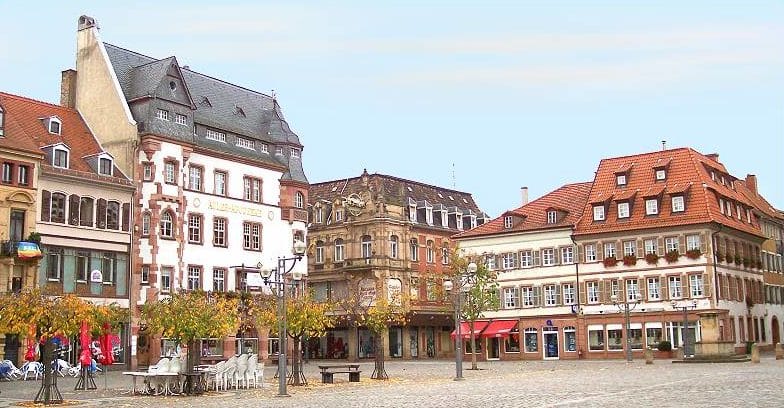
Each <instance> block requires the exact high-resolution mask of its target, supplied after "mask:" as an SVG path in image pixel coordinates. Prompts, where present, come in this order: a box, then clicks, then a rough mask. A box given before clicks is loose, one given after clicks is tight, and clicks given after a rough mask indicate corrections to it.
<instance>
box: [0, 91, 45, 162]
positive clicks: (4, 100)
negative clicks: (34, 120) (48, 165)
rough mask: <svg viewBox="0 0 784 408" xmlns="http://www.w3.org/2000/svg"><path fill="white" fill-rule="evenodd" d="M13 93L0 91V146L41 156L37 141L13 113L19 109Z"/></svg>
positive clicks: (22, 121)
mask: <svg viewBox="0 0 784 408" xmlns="http://www.w3.org/2000/svg"><path fill="white" fill-rule="evenodd" d="M15 98H18V97H17V96H15V95H11V94H7V93H3V92H0V106H2V107H3V111H4V112H3V136H2V137H0V148H2V149H9V150H15V151H18V152H24V153H28V154H36V155H40V156H43V153H42V152H41V149H39V148H38V143H35V141H34V140H33V138H32V137H30V135H29V134H28V130H27V129H26V127H25V126H23V125H24V124H25V123H24V120H21V121H20V119H21V117H19V116H17V115H16V114H15V111H17V110H19V109H20V108H19V107H18V103H16V100H15Z"/></svg>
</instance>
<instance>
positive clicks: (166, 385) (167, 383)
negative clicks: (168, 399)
mask: <svg viewBox="0 0 784 408" xmlns="http://www.w3.org/2000/svg"><path fill="white" fill-rule="evenodd" d="M179 376H180V374H179V373H150V374H149V377H164V381H163V391H161V392H159V393H156V394H155V395H161V394H163V396H164V397H165V396H167V395H176V394H175V393H174V391H172V389H171V379H172V377H175V378H178V377H179Z"/></svg>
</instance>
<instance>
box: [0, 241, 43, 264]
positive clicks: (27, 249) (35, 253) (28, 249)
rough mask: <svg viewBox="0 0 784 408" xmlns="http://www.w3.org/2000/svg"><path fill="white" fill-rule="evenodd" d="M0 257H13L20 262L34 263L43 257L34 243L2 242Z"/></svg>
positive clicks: (0, 244) (0, 243)
mask: <svg viewBox="0 0 784 408" xmlns="http://www.w3.org/2000/svg"><path fill="white" fill-rule="evenodd" d="M0 256H2V257H15V258H16V259H19V260H22V261H34V260H36V259H40V258H41V257H42V256H43V255H42V254H41V249H40V248H39V247H38V244H37V243H35V242H27V241H2V242H0Z"/></svg>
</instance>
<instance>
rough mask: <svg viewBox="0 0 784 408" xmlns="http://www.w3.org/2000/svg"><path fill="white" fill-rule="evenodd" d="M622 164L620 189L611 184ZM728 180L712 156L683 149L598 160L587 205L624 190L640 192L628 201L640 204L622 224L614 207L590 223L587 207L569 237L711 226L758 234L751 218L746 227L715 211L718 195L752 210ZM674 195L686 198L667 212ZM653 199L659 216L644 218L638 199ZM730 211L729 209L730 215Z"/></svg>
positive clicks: (641, 205) (756, 226) (745, 224)
mask: <svg viewBox="0 0 784 408" xmlns="http://www.w3.org/2000/svg"><path fill="white" fill-rule="evenodd" d="M714 157H715V159H714ZM628 163H635V165H634V168H633V169H632V171H631V172H630V173H629V176H628V177H627V180H626V185H625V186H622V187H619V186H616V180H615V174H616V172H617V169H619V168H621V167H623V166H626V165H627V164H628ZM662 163H666V164H667V174H666V179H665V180H663V181H661V180H660V181H657V180H656V177H655V168H661V166H662ZM711 170H713V171H718V172H721V173H724V174H725V175H726V177H725V179H727V181H728V182H727V184H728V185H725V184H722V183H721V180H720V178H719V180H717V181H713V180H712V178H711V173H710V172H711ZM734 180H735V178H734V177H732V176H730V175H729V173H728V172H727V170H726V168H725V167H724V165H723V164H721V163H720V162H718V156H714V155H711V157H709V156H706V155H703V154H701V153H699V152H697V151H695V150H692V149H689V148H678V149H671V150H661V151H655V152H649V153H642V154H637V155H633V156H624V157H614V158H607V159H603V160H602V161H601V162H600V163H599V168H598V169H597V171H596V176H595V179H594V182H593V187H592V188H591V193H590V197H591V198H590V199H589V203H598V202H603V201H604V200H603V198H606V197H608V196H618V195H621V194H628V191H639V192H640V193H641V194H637V195H636V196H635V197H634V198H633V199H632V200H633V201H639V204H640V205H632V206H631V214H630V217H629V218H625V219H623V221H622V222H618V219H617V214H616V209H615V208H614V207H615V206H612V205H611V206H609V208H608V211H607V214H606V216H605V220H604V221H594V220H593V214H592V211H593V210H592V206H591V205H588V206H586V208H585V209H584V212H583V217H582V219H581V220H580V222H579V223H578V225H577V230H576V232H575V233H576V235H584V234H597V233H605V232H616V231H628V230H635V229H648V228H660V227H672V226H680V225H692V224H700V223H709V222H716V223H720V224H722V225H725V226H728V227H731V228H735V229H737V230H740V231H744V232H747V233H750V234H754V235H760V234H761V232H760V229H759V224H758V223H757V222H756V221H755V220H753V219H752V223H751V224H749V223H748V222H746V217H745V215H744V217H743V219H741V220H739V219H738V218H737V217H728V216H726V215H724V214H722V213H721V211H720V208H719V201H718V198H719V197H723V198H725V199H731V200H733V201H734V202H737V203H741V204H743V205H744V206H746V207H753V205H752V204H751V202H750V201H749V200H748V199H747V198H745V197H744V196H743V195H742V194H740V193H738V192H737V191H735V189H733V187H732V185H731V184H732V182H733V181H734ZM662 193H663V194H662ZM680 194H684V195H685V197H686V205H685V211H684V212H682V213H674V214H673V213H671V204H670V201H671V200H670V197H671V196H673V195H680ZM653 196H659V197H661V198H662V199H661V202H660V204H659V214H658V215H656V216H646V215H645V205H644V204H645V203H644V200H645V199H646V198H650V197H653ZM734 210H735V209H734V208H733V212H735V211H734Z"/></svg>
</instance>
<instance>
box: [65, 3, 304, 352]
mask: <svg viewBox="0 0 784 408" xmlns="http://www.w3.org/2000/svg"><path fill="white" fill-rule="evenodd" d="M63 94H64V100H69V101H71V103H72V104H73V105H74V106H75V107H76V108H77V109H78V110H79V111H80V112H81V113H82V115H83V116H84V118H85V120H86V121H87V123H88V124H89V125H90V127H91V129H93V131H94V132H95V134H96V136H97V137H98V138H99V140H100V141H101V143H102V145H103V146H105V147H106V148H107V150H109V152H110V153H111V154H112V156H113V157H114V158H115V162H116V164H117V165H118V167H119V168H120V169H121V170H122V171H125V172H127V174H129V175H130V176H131V178H132V179H133V180H134V182H135V183H136V187H137V189H136V197H135V202H134V206H133V211H132V213H133V215H132V216H133V220H134V222H133V243H134V250H133V252H132V255H131V260H132V267H131V290H132V303H133V304H134V305H136V306H138V305H141V304H143V303H145V302H146V301H147V300H148V299H157V298H159V297H160V296H164V295H166V294H168V293H171V292H172V291H179V290H197V289H202V290H211V291H231V290H261V288H260V287H259V285H262V284H260V283H259V277H258V275H259V274H258V272H259V270H258V268H257V267H256V265H258V264H259V263H262V264H263V265H264V266H265V267H274V266H275V265H276V263H275V262H276V258H277V257H278V256H286V255H291V252H292V244H293V241H294V239H301V240H303V241H304V240H305V233H306V221H307V211H306V210H305V204H306V203H307V200H308V181H307V178H306V177H305V174H304V172H303V169H302V161H301V160H302V147H303V146H302V144H301V143H300V142H299V137H298V136H297V135H296V134H295V133H294V132H293V131H291V129H290V128H289V126H288V123H287V122H286V121H285V119H284V118H283V114H282V111H281V108H280V106H279V105H278V103H277V101H276V99H275V97H274V95H273V96H270V95H265V94H263V93H260V92H256V91H253V90H249V89H246V88H243V87H240V86H237V85H234V84H230V83H227V82H224V81H221V80H219V79H215V78H212V77H210V76H207V75H204V74H201V73H198V72H196V71H193V70H190V69H189V68H188V67H186V66H180V65H179V63H178V61H177V59H176V57H169V58H164V59H157V58H152V57H149V56H146V55H142V54H139V53H137V52H134V51H130V50H126V49H124V48H121V47H118V46H115V45H111V44H107V43H104V42H102V41H101V39H100V36H99V32H98V27H97V24H96V23H95V20H94V19H92V18H90V17H87V16H82V17H81V18H80V19H79V25H78V32H77V61H76V71H75V72H74V71H65V72H64V85H63ZM296 268H297V271H299V272H303V273H305V272H306V266H305V264H304V263H302V265H298V266H297V267H296ZM140 329H141V333H140V332H139V330H140ZM132 331H133V332H132V337H131V349H132V355H133V356H134V357H137V360H138V363H139V364H148V363H150V362H154V361H157V360H158V358H159V357H160V356H161V355H163V354H166V353H168V352H169V351H170V349H172V348H173V346H172V345H171V344H170V343H169V342H167V340H165V339H158V338H156V337H155V335H154V334H152V333H146V332H145V330H144V328H139V327H133V328H132ZM237 337H242V338H245V339H246V341H244V342H243V344H242V345H240V344H237V342H236V340H235V338H234V337H229V338H227V339H225V340H220V339H205V340H204V342H205V344H204V345H203V347H202V349H203V350H204V349H207V348H209V350H210V354H212V355H214V356H216V358H219V357H222V356H228V355H233V354H235V352H238V351H239V350H238V348H244V349H242V350H241V351H242V352H245V351H252V352H258V353H260V354H261V355H262V357H266V354H267V351H268V350H267V347H266V333H264V332H262V333H259V332H258V331H255V330H254V332H252V333H238V334H237Z"/></svg>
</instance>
